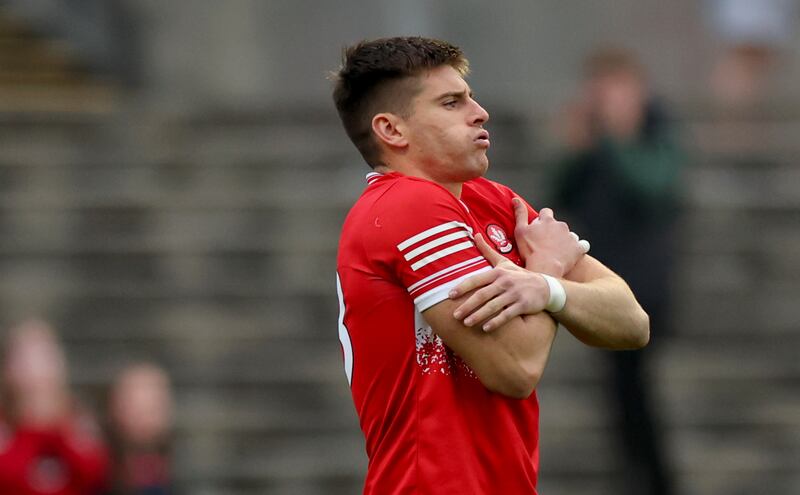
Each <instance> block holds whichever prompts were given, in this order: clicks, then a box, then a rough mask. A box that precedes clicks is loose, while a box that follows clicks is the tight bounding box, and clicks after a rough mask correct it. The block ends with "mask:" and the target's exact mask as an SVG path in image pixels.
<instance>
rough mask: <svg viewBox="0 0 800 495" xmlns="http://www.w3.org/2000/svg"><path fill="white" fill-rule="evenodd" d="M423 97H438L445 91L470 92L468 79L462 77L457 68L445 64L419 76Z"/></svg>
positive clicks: (420, 95)
mask: <svg viewBox="0 0 800 495" xmlns="http://www.w3.org/2000/svg"><path fill="white" fill-rule="evenodd" d="M419 83H420V86H421V91H420V92H419V97H421V98H426V99H427V98H438V97H439V96H441V95H443V94H445V93H454V92H462V91H466V92H467V93H469V91H470V89H469V85H468V84H467V81H465V80H464V78H463V77H461V74H459V73H458V71H457V70H455V69H454V68H452V67H450V66H449V65H444V66H442V67H436V68H435V69H431V70H429V71H426V72H424V73H423V74H422V75H420V76H419Z"/></svg>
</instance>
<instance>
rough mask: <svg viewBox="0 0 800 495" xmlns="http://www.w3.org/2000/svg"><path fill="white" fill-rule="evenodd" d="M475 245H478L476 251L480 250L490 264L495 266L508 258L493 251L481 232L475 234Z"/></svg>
mask: <svg viewBox="0 0 800 495" xmlns="http://www.w3.org/2000/svg"><path fill="white" fill-rule="evenodd" d="M475 246H477V247H478V251H480V252H481V254H482V255H483V257H484V258H486V259H487V260H489V263H491V265H492V266H497V265H499V264H500V263H502V262H503V261H507V260H508V258H506V257H505V256H503V255H502V254H500V253H498V252H497V251H495V250H494V249H493V248H492V246H490V245H489V243H488V242H486V239H484V238H483V235H481V234H475Z"/></svg>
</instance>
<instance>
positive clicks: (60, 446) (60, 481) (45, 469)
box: [0, 321, 108, 495]
mask: <svg viewBox="0 0 800 495" xmlns="http://www.w3.org/2000/svg"><path fill="white" fill-rule="evenodd" d="M4 351H5V352H4V355H3V358H4V359H3V364H2V402H1V403H0V404H1V405H2V409H0V494H2V495H28V494H31V495H32V494H49V495H90V494H97V493H101V491H102V490H103V489H104V482H105V480H106V474H107V469H108V457H107V452H106V450H105V447H104V445H103V444H102V441H101V439H100V435H99V429H98V427H97V425H96V423H95V421H94V419H93V418H92V416H91V415H90V414H88V413H87V412H86V411H85V410H83V409H81V408H80V407H79V406H78V405H77V404H76V402H75V400H74V399H73V398H72V396H71V394H70V391H69V388H68V381H67V364H66V359H65V356H64V353H63V351H62V349H61V347H60V346H59V343H58V341H57V340H56V337H55V334H54V333H53V331H52V329H51V328H50V327H49V326H48V325H47V324H46V323H44V322H41V321H29V322H25V323H23V324H21V325H19V326H18V327H16V328H14V329H12V331H11V333H10V335H9V337H8V339H7V341H6V346H5V349H4Z"/></svg>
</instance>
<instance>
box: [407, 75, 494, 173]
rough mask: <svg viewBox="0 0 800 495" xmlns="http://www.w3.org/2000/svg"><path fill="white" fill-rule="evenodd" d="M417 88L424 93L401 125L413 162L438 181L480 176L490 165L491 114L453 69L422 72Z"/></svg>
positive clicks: (418, 96) (418, 97) (414, 103)
mask: <svg viewBox="0 0 800 495" xmlns="http://www.w3.org/2000/svg"><path fill="white" fill-rule="evenodd" d="M419 84H420V86H421V90H420V92H419V93H418V94H417V95H416V97H414V99H413V100H412V102H411V109H410V113H409V116H408V117H407V118H404V119H403V121H402V123H401V126H402V131H403V134H404V136H406V138H407V140H408V158H409V159H410V161H411V162H412V163H413V164H414V166H415V167H418V169H419V171H420V172H421V173H422V175H424V176H425V177H426V178H428V179H430V180H433V181H435V182H438V183H455V182H465V181H467V180H470V179H474V178H476V177H480V176H482V175H483V174H484V173H485V172H486V169H487V168H488V166H489V159H488V157H487V156H486V151H487V150H488V149H489V133H488V132H486V131H485V130H484V129H483V124H484V123H485V122H486V121H487V120H489V114H488V113H487V112H486V110H484V109H483V107H481V106H480V105H478V102H476V101H475V100H474V99H472V93H471V91H470V88H469V85H467V83H466V81H464V79H463V78H462V77H461V75H459V73H458V72H457V71H456V70H455V69H453V68H452V67H450V66H443V67H438V68H435V69H432V70H430V71H428V72H426V73H423V74H422V75H420V76H419Z"/></svg>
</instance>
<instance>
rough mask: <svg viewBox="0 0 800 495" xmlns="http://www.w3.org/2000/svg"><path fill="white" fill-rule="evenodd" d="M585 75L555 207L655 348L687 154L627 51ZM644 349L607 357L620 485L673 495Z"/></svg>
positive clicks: (601, 54) (663, 319) (601, 56)
mask: <svg viewBox="0 0 800 495" xmlns="http://www.w3.org/2000/svg"><path fill="white" fill-rule="evenodd" d="M585 70H586V75H585V85H584V88H583V94H582V98H581V100H580V101H578V102H577V103H574V104H572V105H570V106H569V107H568V108H567V110H566V112H565V113H564V116H563V120H562V122H561V124H562V125H561V131H562V132H561V134H562V137H563V138H564V140H565V141H566V142H565V144H566V149H565V150H564V153H563V156H562V157H561V158H560V160H559V161H558V163H557V167H555V169H554V173H553V177H552V178H553V192H554V197H553V199H554V203H555V204H554V207H555V208H556V211H558V212H559V213H560V214H561V215H562V216H563V217H564V218H566V219H567V221H568V222H569V224H570V225H572V226H573V227H574V229H575V231H577V232H580V233H581V235H582V236H584V237H586V238H587V239H589V240H590V241H591V243H592V252H593V253H595V255H596V256H598V257H599V258H600V259H602V260H604V261H605V262H606V263H607V264H608V266H609V268H611V269H612V270H614V271H615V272H617V273H618V274H619V275H620V276H622V277H623V278H624V279H625V280H627V281H628V284H629V285H630V287H631V289H632V290H633V292H634V294H636V296H637V299H638V300H639V302H640V303H641V305H642V307H643V308H644V309H645V311H646V312H647V313H648V314H649V315H650V322H651V335H652V336H651V347H653V346H654V345H655V347H657V346H658V343H659V341H662V340H663V338H664V337H665V335H666V333H667V331H668V329H669V326H670V315H671V307H670V297H669V294H670V286H669V281H670V277H671V274H672V272H673V267H674V261H675V247H676V246H675V226H676V219H677V216H678V212H679V204H680V192H681V184H680V177H681V169H682V167H683V164H684V162H685V154H684V151H683V149H682V148H681V147H680V145H679V144H678V142H677V140H676V137H675V135H674V132H673V129H672V128H671V126H670V123H669V121H668V119H667V116H666V114H665V112H664V110H663V107H662V106H661V105H660V104H659V103H658V102H656V100H655V99H653V98H652V97H651V95H650V94H648V89H647V83H646V79H645V77H644V74H643V71H642V69H641V67H640V66H639V64H638V63H637V62H636V61H635V60H634V58H633V57H632V56H631V55H629V54H628V53H627V52H625V51H623V50H617V49H603V50H599V51H597V52H596V53H594V54H593V55H591V56H590V57H588V58H587V60H586V68H585ZM651 353H652V351H644V352H641V351H640V352H615V353H611V354H608V355H609V356H610V360H611V369H612V372H611V380H610V382H611V387H612V389H613V392H612V394H611V397H612V399H613V400H614V403H615V405H616V407H617V408H618V411H617V412H618V414H617V421H618V426H619V430H620V439H621V442H622V447H623V450H624V453H625V456H626V463H625V469H626V473H628V472H629V473H631V474H632V476H631V477H626V481H625V483H626V484H627V485H629V486H628V488H629V489H630V493H636V494H654V495H664V494H670V493H673V488H672V485H673V483H672V480H671V476H670V475H669V469H668V467H667V462H666V459H665V454H664V449H663V445H662V441H661V439H660V438H659V436H660V433H661V429H660V427H659V422H658V419H657V417H656V412H657V411H656V410H655V409H654V407H653V404H652V403H651V394H652V393H653V384H652V382H651V381H650V380H649V379H648V377H647V372H648V370H647V358H648V357H649V356H650V355H651ZM629 469H631V470H630V471H629Z"/></svg>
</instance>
